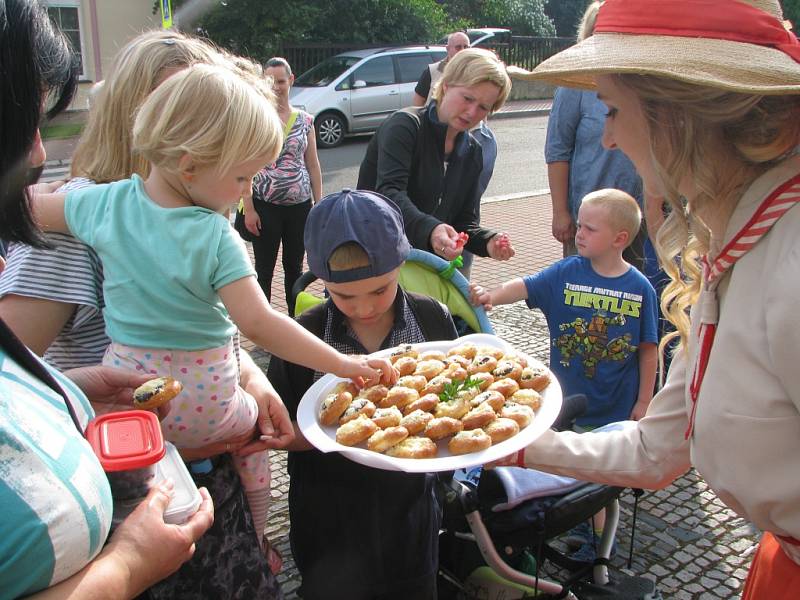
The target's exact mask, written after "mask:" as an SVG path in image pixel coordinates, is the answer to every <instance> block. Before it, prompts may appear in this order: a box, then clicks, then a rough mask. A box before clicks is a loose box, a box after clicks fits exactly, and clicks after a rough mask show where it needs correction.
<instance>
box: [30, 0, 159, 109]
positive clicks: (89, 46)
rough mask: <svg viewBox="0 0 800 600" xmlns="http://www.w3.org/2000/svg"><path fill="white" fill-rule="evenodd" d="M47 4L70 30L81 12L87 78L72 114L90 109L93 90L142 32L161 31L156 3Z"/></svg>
mask: <svg viewBox="0 0 800 600" xmlns="http://www.w3.org/2000/svg"><path fill="white" fill-rule="evenodd" d="M43 4H45V5H46V6H47V7H48V8H49V9H51V15H54V14H55V16H56V17H57V18H64V19H65V23H69V26H71V25H72V20H71V17H72V15H73V14H74V11H75V10H76V9H77V12H78V16H79V26H80V51H81V57H82V61H83V76H82V77H81V82H80V84H79V86H78V94H77V95H76V97H75V99H74V100H73V101H72V104H71V106H70V110H83V109H86V108H87V106H88V97H89V90H90V89H91V87H92V86H93V85H94V84H95V83H96V82H98V81H100V80H101V79H103V78H104V77H105V76H106V75H107V74H108V72H109V71H110V69H111V65H112V64H113V61H114V57H115V56H116V54H117V52H118V51H119V49H120V48H122V47H123V46H124V45H125V44H127V43H128V41H130V40H131V39H132V38H134V37H136V36H137V35H138V34H139V33H141V32H142V31H145V30H147V29H152V28H156V27H161V15H160V13H158V12H157V13H156V14H153V0H43ZM72 39H73V41H74V40H75V39H76V36H75V35H74V34H73V35H72Z"/></svg>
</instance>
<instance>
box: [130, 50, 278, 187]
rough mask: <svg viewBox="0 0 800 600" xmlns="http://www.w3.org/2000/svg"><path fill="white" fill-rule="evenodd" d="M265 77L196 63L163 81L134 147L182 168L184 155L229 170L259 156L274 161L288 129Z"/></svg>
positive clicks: (140, 117) (143, 114) (146, 107)
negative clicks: (284, 127)
mask: <svg viewBox="0 0 800 600" xmlns="http://www.w3.org/2000/svg"><path fill="white" fill-rule="evenodd" d="M272 98H273V95H272V92H271V91H270V89H269V87H268V86H267V84H266V83H265V82H264V81H263V79H261V78H258V77H256V76H254V75H253V74H249V73H246V72H244V71H241V70H238V69H237V70H231V69H230V68H227V67H222V66H214V65H203V64H197V65H193V66H191V67H189V68H187V69H185V70H183V71H181V72H180V73H178V74H176V75H173V76H172V77H170V78H169V79H168V80H167V81H165V82H164V83H163V84H161V85H160V86H159V87H158V88H157V89H156V90H155V91H154V92H153V93H152V94H151V95H150V96H149V97H148V98H147V100H146V101H145V102H144V104H142V107H141V108H140V109H139V112H138V114H137V116H136V121H135V123H134V126H133V146H134V150H135V151H136V152H137V153H138V154H140V155H141V156H142V157H144V158H145V159H146V160H148V161H150V162H151V163H153V164H154V165H156V166H157V167H159V168H161V169H164V170H166V171H168V172H173V173H175V172H177V171H178V163H179V161H180V159H181V157H182V156H184V155H187V154H188V155H189V156H190V157H191V158H192V160H193V161H194V162H195V163H196V164H197V165H198V166H200V167H206V166H213V167H214V170H215V172H216V173H225V172H227V171H229V170H230V169H231V168H232V167H233V166H234V165H237V164H241V163H243V162H247V161H250V160H254V159H256V158H263V159H264V164H265V165H266V164H269V163H271V162H273V161H274V160H275V158H277V156H278V153H279V152H280V149H281V146H282V145H283V127H282V126H281V122H280V119H279V117H278V114H277V112H276V111H275V107H274V105H273V103H272Z"/></svg>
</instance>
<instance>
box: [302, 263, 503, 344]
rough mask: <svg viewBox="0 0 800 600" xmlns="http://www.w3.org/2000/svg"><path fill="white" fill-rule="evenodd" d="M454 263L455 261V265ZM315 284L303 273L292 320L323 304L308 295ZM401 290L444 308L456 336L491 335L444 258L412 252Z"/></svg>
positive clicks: (463, 283) (464, 285)
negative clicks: (454, 328) (425, 298)
mask: <svg viewBox="0 0 800 600" xmlns="http://www.w3.org/2000/svg"><path fill="white" fill-rule="evenodd" d="M454 262H455V261H454ZM315 280H316V276H315V275H314V274H313V273H311V272H308V271H307V272H305V273H303V274H302V275H301V276H300V278H299V279H298V280H297V282H296V283H295V284H294V286H293V288H292V296H293V297H294V298H295V308H294V314H295V316H297V315H299V314H300V313H302V312H303V311H305V310H307V309H309V308H311V307H312V306H314V305H315V304H319V303H320V302H322V301H323V300H322V298H321V289H320V295H316V294H314V293H311V292H309V291H306V289H307V288H309V289H311V288H310V287H309V286H311V285H312V284H313V282H314V281H315ZM399 282H400V286H401V287H402V288H403V289H405V290H407V291H410V292H416V293H418V294H425V295H426V296H430V297H431V298H436V299H437V300H439V301H440V302H441V303H442V304H444V305H445V306H447V308H448V310H449V311H450V314H452V315H453V320H454V321H455V323H456V327H457V329H458V334H459V335H467V334H469V333H494V329H493V328H492V324H491V322H490V321H489V317H488V316H487V315H486V311H484V310H483V308H482V307H480V306H473V305H472V304H471V303H470V301H469V281H467V279H466V277H464V276H463V275H462V274H461V273H460V272H459V271H458V270H457V268H456V265H455V264H453V263H449V262H447V261H446V260H444V259H443V258H440V257H439V256H436V255H435V254H431V253H430V252H425V251H424V250H419V249H417V248H412V249H411V253H410V254H409V255H408V258H407V259H406V262H405V263H404V264H403V266H401V267H400V277H399Z"/></svg>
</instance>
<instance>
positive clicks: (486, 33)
mask: <svg viewBox="0 0 800 600" xmlns="http://www.w3.org/2000/svg"><path fill="white" fill-rule="evenodd" d="M464 33H466V34H467V37H468V38H469V45H470V46H471V47H473V48H476V47H477V48H481V47H483V46H484V45H486V44H509V43H511V30H510V29H504V28H502V27H478V28H476V29H467V30H466V31H464ZM438 43H439V44H444V45H446V44H447V36H445V37H443V38H442V39H440V40H439V42H438Z"/></svg>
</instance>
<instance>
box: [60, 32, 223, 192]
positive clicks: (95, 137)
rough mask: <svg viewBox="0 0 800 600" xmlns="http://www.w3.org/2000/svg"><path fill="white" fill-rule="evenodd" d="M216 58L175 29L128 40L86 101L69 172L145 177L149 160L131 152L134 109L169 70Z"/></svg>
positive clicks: (105, 178)
mask: <svg viewBox="0 0 800 600" xmlns="http://www.w3.org/2000/svg"><path fill="white" fill-rule="evenodd" d="M222 60H223V57H222V56H221V55H220V54H219V53H218V52H217V50H216V49H215V48H214V47H213V46H212V45H211V44H209V43H207V42H204V41H203V40H200V39H198V38H193V37H191V36H187V35H184V34H182V33H179V32H177V31H163V30H156V31H146V32H144V33H142V34H140V35H139V36H137V37H135V38H134V39H132V40H131V41H130V42H128V44H126V45H125V47H123V48H122V50H120V51H119V53H118V54H117V57H116V59H115V61H114V65H113V67H112V69H111V73H110V75H109V76H108V77H107V78H106V79H105V81H104V82H103V85H102V87H101V88H100V89H99V90H98V92H97V96H96V97H95V98H94V100H93V102H92V108H91V110H90V111H89V117H88V120H87V122H86V127H85V128H84V130H83V134H82V135H81V138H80V141H79V142H78V146H77V148H76V149H75V152H74V154H73V157H72V166H71V169H70V174H71V176H72V177H87V178H89V179H92V180H94V181H96V182H97V183H109V182H111V181H118V180H120V179H126V178H128V177H130V176H131V175H132V174H134V173H136V174H138V175H141V176H142V177H147V175H148V173H149V172H150V166H149V164H148V163H147V161H146V160H145V159H144V158H143V157H141V156H135V155H134V154H133V152H132V151H131V146H132V142H131V140H132V133H131V132H132V131H133V120H134V116H135V114H136V110H137V109H138V108H139V106H140V105H141V104H142V102H144V99H145V98H147V96H148V95H149V94H150V92H152V91H153V90H154V89H155V88H156V87H157V86H158V85H159V84H160V83H161V82H162V81H163V80H164V78H165V77H167V76H168V75H170V74H171V73H172V72H173V71H175V70H178V69H183V68H185V67H187V66H189V65H192V64H195V63H209V64H213V63H215V62H220V61H222Z"/></svg>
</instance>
